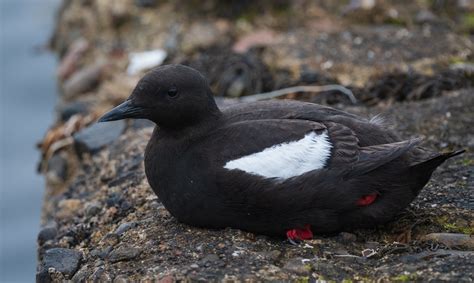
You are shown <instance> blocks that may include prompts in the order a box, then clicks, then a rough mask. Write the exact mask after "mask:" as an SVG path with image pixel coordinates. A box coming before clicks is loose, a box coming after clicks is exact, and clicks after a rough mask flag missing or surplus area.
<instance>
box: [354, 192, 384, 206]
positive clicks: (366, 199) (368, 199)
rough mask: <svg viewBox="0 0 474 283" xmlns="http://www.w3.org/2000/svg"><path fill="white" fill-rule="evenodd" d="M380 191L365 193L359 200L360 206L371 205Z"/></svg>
mask: <svg viewBox="0 0 474 283" xmlns="http://www.w3.org/2000/svg"><path fill="white" fill-rule="evenodd" d="M378 196H379V195H378V193H373V194H370V195H365V196H363V197H361V198H360V199H358V200H357V205H358V206H368V205H371V204H372V203H373V202H374V201H375V200H376V199H377V197H378Z"/></svg>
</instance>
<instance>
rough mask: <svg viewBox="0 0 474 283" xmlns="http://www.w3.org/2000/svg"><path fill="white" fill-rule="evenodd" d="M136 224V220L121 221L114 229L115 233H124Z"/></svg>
mask: <svg viewBox="0 0 474 283" xmlns="http://www.w3.org/2000/svg"><path fill="white" fill-rule="evenodd" d="M137 225H138V223H137V222H125V223H122V224H120V226H119V227H118V228H117V229H116V230H115V232H114V233H115V234H117V235H122V234H123V233H125V232H126V231H128V230H129V229H131V228H134V227H136V226H137Z"/></svg>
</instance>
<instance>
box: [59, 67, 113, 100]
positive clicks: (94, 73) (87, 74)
mask: <svg viewBox="0 0 474 283" xmlns="http://www.w3.org/2000/svg"><path fill="white" fill-rule="evenodd" d="M106 66H107V64H106V62H105V61H101V60H99V61H98V62H97V63H95V64H94V65H91V66H88V67H85V68H84V69H82V70H80V71H77V72H76V73H74V75H72V76H71V77H70V78H69V79H68V80H66V81H65V82H64V84H63V91H62V93H63V95H64V96H65V97H68V98H71V97H74V96H76V95H78V94H81V93H85V92H88V91H91V90H93V89H94V88H96V87H97V86H98V85H99V82H100V81H101V79H102V75H103V71H104V70H105V67H106Z"/></svg>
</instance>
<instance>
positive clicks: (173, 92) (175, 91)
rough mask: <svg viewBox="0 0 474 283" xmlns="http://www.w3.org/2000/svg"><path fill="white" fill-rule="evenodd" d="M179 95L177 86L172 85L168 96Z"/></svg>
mask: <svg viewBox="0 0 474 283" xmlns="http://www.w3.org/2000/svg"><path fill="white" fill-rule="evenodd" d="M177 95H178V89H176V87H171V88H170V89H168V96H169V97H176V96H177Z"/></svg>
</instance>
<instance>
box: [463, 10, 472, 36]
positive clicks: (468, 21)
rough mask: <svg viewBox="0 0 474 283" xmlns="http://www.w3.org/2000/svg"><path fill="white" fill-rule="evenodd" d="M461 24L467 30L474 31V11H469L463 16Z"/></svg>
mask: <svg viewBox="0 0 474 283" xmlns="http://www.w3.org/2000/svg"><path fill="white" fill-rule="evenodd" d="M461 26H462V27H463V29H464V30H466V31H467V32H470V33H471V32H474V13H467V14H466V15H464V17H463V18H462V22H461Z"/></svg>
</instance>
